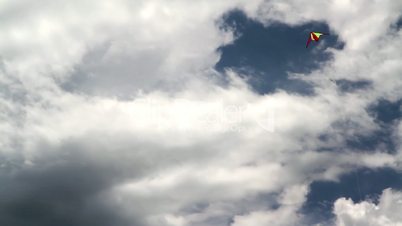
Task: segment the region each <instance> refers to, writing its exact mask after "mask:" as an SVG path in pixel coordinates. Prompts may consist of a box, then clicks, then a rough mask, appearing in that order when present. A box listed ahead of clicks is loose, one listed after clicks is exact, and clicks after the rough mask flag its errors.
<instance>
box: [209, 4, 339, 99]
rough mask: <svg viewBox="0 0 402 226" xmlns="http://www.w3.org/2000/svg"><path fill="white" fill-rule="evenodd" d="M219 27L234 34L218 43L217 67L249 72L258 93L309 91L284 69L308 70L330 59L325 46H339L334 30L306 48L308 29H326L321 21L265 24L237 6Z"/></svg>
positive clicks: (308, 93)
mask: <svg viewBox="0 0 402 226" xmlns="http://www.w3.org/2000/svg"><path fill="white" fill-rule="evenodd" d="M221 29H227V30H233V31H234V33H235V35H236V36H237V37H238V38H237V39H236V40H235V41H234V42H233V43H232V44H229V45H226V46H222V47H220V48H219V49H218V51H219V52H221V54H222V55H221V59H220V61H219V62H218V63H217V64H216V69H217V70H218V71H223V70H225V69H232V70H235V71H237V72H239V73H244V74H247V75H251V76H252V77H251V79H250V80H249V81H250V85H251V86H252V87H253V88H254V89H255V90H256V91H257V92H259V93H261V94H264V93H272V92H275V91H277V90H278V89H283V90H286V91H288V92H291V93H299V94H305V95H311V94H313V93H314V90H313V87H312V86H311V85H310V84H308V83H306V82H304V81H302V80H298V79H291V78H290V76H289V75H288V73H309V72H311V71H313V70H315V69H318V68H319V67H320V64H322V63H325V62H326V61H328V60H330V59H331V54H330V53H328V52H326V51H325V49H327V48H330V47H332V48H337V49H341V48H343V43H340V42H339V41H338V37H337V35H336V34H331V35H329V36H325V37H323V38H321V39H320V41H319V42H318V43H317V42H312V43H311V44H310V46H309V48H306V42H307V39H308V37H309V33H310V32H311V31H320V32H324V33H329V32H330V29H329V27H328V25H327V24H325V23H323V22H310V23H307V24H303V25H299V26H289V25H286V24H282V23H279V22H278V23H275V24H272V25H270V26H268V27H265V26H264V25H263V24H261V23H260V22H258V21H255V20H252V19H250V18H248V17H247V16H246V15H245V14H244V13H243V12H241V11H239V10H235V11H232V12H230V13H227V14H226V15H225V16H224V17H223V19H222V24H221Z"/></svg>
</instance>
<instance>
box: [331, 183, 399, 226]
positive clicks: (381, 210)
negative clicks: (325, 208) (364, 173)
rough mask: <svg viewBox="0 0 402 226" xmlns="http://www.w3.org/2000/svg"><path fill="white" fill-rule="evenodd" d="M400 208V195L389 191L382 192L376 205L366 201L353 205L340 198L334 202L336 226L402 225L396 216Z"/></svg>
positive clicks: (351, 202) (347, 200) (348, 200)
mask: <svg viewBox="0 0 402 226" xmlns="http://www.w3.org/2000/svg"><path fill="white" fill-rule="evenodd" d="M401 208H402V194H401V193H400V192H396V191H392V190H390V189H387V190H384V192H383V193H382V195H381V198H380V200H379V203H378V204H374V203H372V202H368V201H364V202H361V203H353V201H352V200H350V199H345V198H341V199H338V200H337V201H336V202H335V209H334V211H335V214H336V216H337V223H336V225H339V226H343V225H355V226H359V225H370V226H377V225H378V226H379V225H382V226H388V225H390V226H391V225H392V226H398V225H402V218H401V215H400V214H398V213H400V211H401Z"/></svg>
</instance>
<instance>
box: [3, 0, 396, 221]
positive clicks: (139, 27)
mask: <svg viewBox="0 0 402 226" xmlns="http://www.w3.org/2000/svg"><path fill="white" fill-rule="evenodd" d="M233 10H237V11H238V10H240V11H242V12H244V13H245V15H246V16H247V17H248V18H250V19H252V20H254V21H255V22H256V23H261V24H263V25H264V26H265V27H267V28H268V27H270V26H275V25H276V24H277V23H279V22H280V23H281V24H283V25H281V26H285V25H286V26H290V27H294V26H300V25H303V24H306V23H314V22H320V23H325V24H326V25H328V27H329V29H330V30H329V31H328V32H329V33H330V34H331V35H337V36H338V38H339V41H340V42H342V43H344V44H343V46H342V48H332V47H331V46H326V45H325V39H323V41H322V43H318V44H317V43H313V44H314V45H312V48H313V49H312V50H310V49H309V51H312V54H314V52H315V51H325V52H326V53H328V54H330V55H331V57H330V59H328V60H326V61H324V62H320V64H319V68H318V69H314V70H312V71H311V72H309V73H304V74H303V73H292V74H289V76H290V78H293V79H299V80H303V81H304V82H305V83H306V84H310V85H311V86H312V87H313V88H314V94H312V95H301V94H298V93H293V92H287V91H286V90H281V89H278V90H276V91H275V92H272V93H269V94H265V95H263V94H261V93H258V92H256V91H255V90H254V89H253V87H252V84H250V83H249V81H250V78H252V76H253V71H252V70H248V71H247V70H245V71H244V70H243V71H241V72H240V71H238V70H235V69H230V68H226V69H225V70H224V71H218V70H216V69H215V65H216V64H217V63H218V62H219V60H220V57H221V52H220V51H218V50H219V48H220V47H222V46H227V45H231V44H236V39H238V38H239V37H240V36H241V35H245V34H241V33H238V32H236V31H235V30H234V29H235V28H233V27H230V26H225V24H224V19H223V18H224V15H227V14H228V13H230V12H231V11H233ZM401 12H402V2H401V1H393V0H384V1H378V0H365V1H363V0H355V1H352V0H331V1H321V0H309V1H305V0H286V1H284V0H277V1H276V0H267V1H262V0H247V1H246V0H244V1H243V0H219V1H212V0H197V1H187V0H171V1H162V0H144V1H142V0H137V1H129V0H116V1H102V0H80V1H75V0H74V1H73V0H71V1H61V0H41V1H28V0H17V1H11V0H9V1H7V0H3V1H0V18H1V19H0V57H1V58H0V60H1V64H0V73H1V75H0V134H1V136H0V167H1V168H0V183H1V185H0V225H8V226H14V225H16V226H17V225H18V226H24V225H40V226H47V225H49V226H50V225H52V226H54V225H57V226H63V225H66V226H67V225H77V226H81V225H82V226H84V225H85V226H89V225H99V226H103V225H104V226H111V225H113V226H126V225H127V226H190V225H191V226H218V225H219V226H221V225H227V226H265V225H270V226H279V225H280V226H290V225H292V226H293V225H313V224H319V225H334V226H335V225H337V226H349V225H356V226H360V225H362V226H363V225H365V226H367V225H370V226H377V225H378V226H380V225H381V226H383V225H387V226H391V225H392V226H397V225H402V218H401V215H400V214H399V213H401V212H402V193H401V192H402V191H400V190H398V188H392V187H391V188H387V187H384V189H383V191H382V194H379V195H380V197H377V198H375V199H373V198H366V197H361V200H352V199H350V198H349V197H337V200H335V201H334V202H333V203H331V212H332V213H333V214H332V215H330V217H329V218H328V217H326V219H323V220H322V221H321V220H320V222H317V220H316V219H321V218H320V217H319V216H315V215H314V214H313V213H309V211H306V210H304V211H302V209H303V208H304V207H303V206H304V205H305V203H306V200H307V198H308V194H309V192H310V184H311V183H312V182H314V181H326V180H328V181H334V182H337V181H339V179H340V177H341V175H345V174H350V173H353V172H354V171H355V170H357V169H361V168H366V169H371V170H377V169H378V170H380V169H383V168H388V169H392V170H394V171H395V172H396V173H397V174H399V175H402V174H400V173H401V170H402V146H401V145H402V143H401V138H402V124H401V121H400V116H399V115H398V113H397V116H395V117H393V118H392V120H381V117H379V115H380V113H381V112H384V111H387V109H379V110H378V111H370V109H372V108H373V106H377V105H379V106H382V105H381V104H380V103H382V102H381V101H388V102H389V103H391V104H392V103H394V105H395V106H396V107H394V109H396V110H399V109H400V106H399V105H400V100H401V98H402V63H401V62H402V51H401V49H402V30H400V28H399V27H398V25H397V23H398V20H400V18H401ZM306 32H307V33H304V34H297V35H301V36H303V37H307V34H308V31H306ZM320 42H321V41H320ZM300 46H301V48H304V46H305V43H304V42H303V43H300ZM283 48H284V49H286V48H287V47H286V46H284V47H283ZM286 51H291V49H289V48H288V49H286ZM306 51H307V50H306ZM306 60H308V59H306ZM267 82H269V81H267ZM361 83H364V84H367V85H359V84H361ZM342 84H343V85H342ZM345 84H349V86H350V87H352V88H350V87H349V88H347V89H345V88H344V85H345ZM350 84H352V86H351V85H350ZM353 84H357V85H356V86H358V87H360V88H353ZM399 112H400V111H399ZM388 118H389V117H388ZM379 131H380V132H384V131H386V133H385V134H386V135H387V138H388V140H387V142H390V143H392V144H393V145H394V147H395V148H394V149H395V150H390V148H389V146H388V145H387V143H386V142H385V141H384V140H382V139H380V137H379V136H377V135H376V134H378V132H379ZM362 137H365V138H367V140H366V141H367V142H368V141H369V140H371V139H377V140H376V142H375V145H364V144H365V143H364V142H365V141H363V143H364V144H363V145H351V144H355V143H356V142H355V143H353V142H354V141H360V140H361V139H362ZM350 186H356V184H351V185H350ZM356 189H358V188H356ZM321 192H324V193H325V192H326V191H321ZM332 207H333V208H332Z"/></svg>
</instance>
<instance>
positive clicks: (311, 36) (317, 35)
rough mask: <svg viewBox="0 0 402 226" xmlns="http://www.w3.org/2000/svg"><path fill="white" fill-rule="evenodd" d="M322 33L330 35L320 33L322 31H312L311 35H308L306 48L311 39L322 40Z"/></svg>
mask: <svg viewBox="0 0 402 226" xmlns="http://www.w3.org/2000/svg"><path fill="white" fill-rule="evenodd" d="M321 35H328V34H324V33H320V32H310V36H309V37H308V40H307V44H306V48H307V47H308V45H309V44H310V42H311V41H316V42H318V40H320V37H321Z"/></svg>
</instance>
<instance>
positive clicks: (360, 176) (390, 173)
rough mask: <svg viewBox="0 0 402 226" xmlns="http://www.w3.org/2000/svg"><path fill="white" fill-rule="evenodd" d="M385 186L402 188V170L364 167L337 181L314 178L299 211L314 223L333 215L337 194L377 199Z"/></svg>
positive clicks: (356, 200)
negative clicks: (314, 180)
mask: <svg viewBox="0 0 402 226" xmlns="http://www.w3.org/2000/svg"><path fill="white" fill-rule="evenodd" d="M387 188H393V189H402V174H401V173H398V172H397V171H395V170H394V169H391V168H380V169H369V168H364V169H359V170H357V171H354V172H351V173H348V174H345V175H343V176H341V178H340V180H339V182H333V181H316V182H313V183H312V184H311V185H310V192H309V194H308V195H307V201H306V203H305V204H304V206H303V208H302V212H304V213H305V214H307V215H311V220H312V219H314V221H315V223H319V222H322V221H327V220H328V219H330V218H332V217H334V215H333V213H332V209H333V204H334V202H335V201H336V200H337V199H338V198H341V197H345V198H351V199H352V200H353V201H354V202H360V201H363V200H367V199H369V200H371V201H373V202H374V203H377V201H378V197H379V196H380V195H381V193H382V191H383V190H384V189H387Z"/></svg>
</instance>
